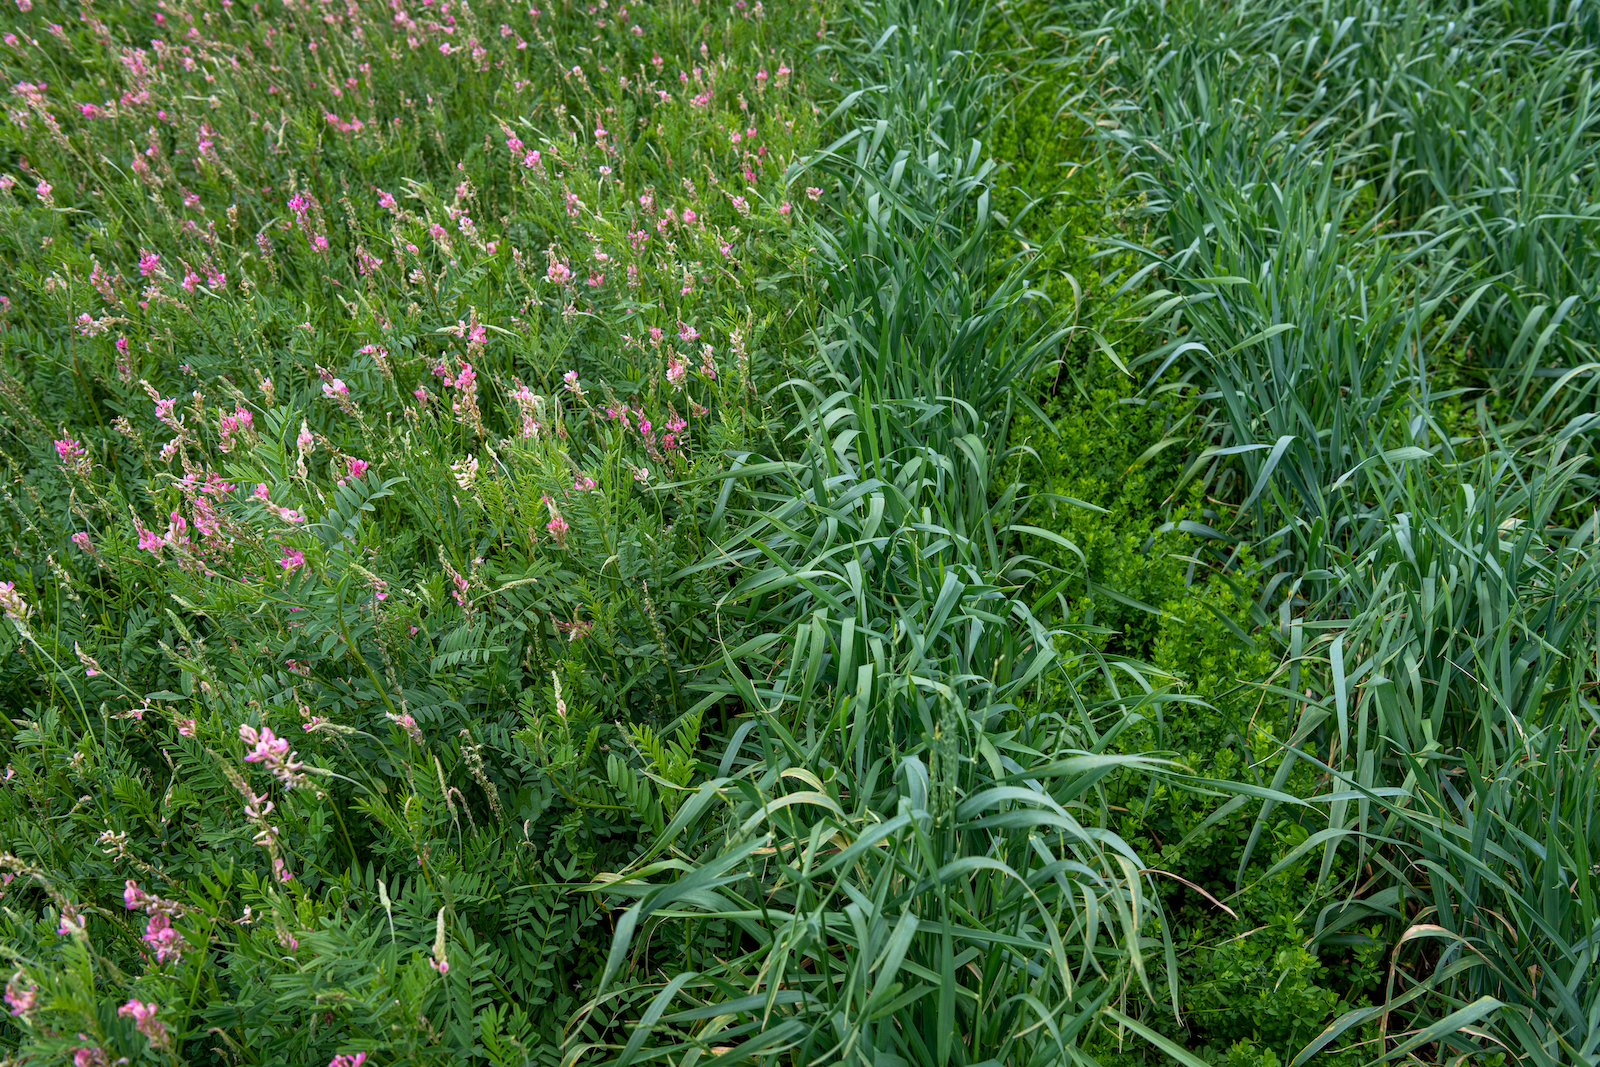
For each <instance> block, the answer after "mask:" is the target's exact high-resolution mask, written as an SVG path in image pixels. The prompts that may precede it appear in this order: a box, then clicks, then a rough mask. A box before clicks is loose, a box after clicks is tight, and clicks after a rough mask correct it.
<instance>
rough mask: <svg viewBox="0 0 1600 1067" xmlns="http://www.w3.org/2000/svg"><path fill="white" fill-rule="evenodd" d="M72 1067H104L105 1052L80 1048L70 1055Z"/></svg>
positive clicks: (101, 1049)
mask: <svg viewBox="0 0 1600 1067" xmlns="http://www.w3.org/2000/svg"><path fill="white" fill-rule="evenodd" d="M72 1067H106V1050H105V1049H103V1048H80V1049H77V1050H75V1051H74V1052H73V1053H72Z"/></svg>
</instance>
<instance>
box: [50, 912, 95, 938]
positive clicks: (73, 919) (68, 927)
mask: <svg viewBox="0 0 1600 1067" xmlns="http://www.w3.org/2000/svg"><path fill="white" fill-rule="evenodd" d="M88 925H89V920H88V919H86V918H84V917H83V916H82V915H79V914H78V909H77V908H75V907H73V906H72V905H71V904H67V905H65V906H64V907H63V908H62V909H61V921H60V922H59V923H57V924H56V933H58V934H60V935H61V936H62V937H71V936H73V935H74V934H81V933H83V931H84V929H85V928H86V927H87V926H88Z"/></svg>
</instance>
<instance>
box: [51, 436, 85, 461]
mask: <svg viewBox="0 0 1600 1067" xmlns="http://www.w3.org/2000/svg"><path fill="white" fill-rule="evenodd" d="M56 455H58V456H60V457H61V459H62V461H63V462H65V461H67V460H69V459H76V458H77V457H79V456H81V455H84V449H83V443H82V442H81V441H75V440H73V439H72V438H70V437H63V438H62V439H61V440H59V441H57V442H56Z"/></svg>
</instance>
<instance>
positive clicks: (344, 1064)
mask: <svg viewBox="0 0 1600 1067" xmlns="http://www.w3.org/2000/svg"><path fill="white" fill-rule="evenodd" d="M366 1062H367V1054H366V1053H365V1052H357V1053H356V1054H355V1055H353V1056H335V1057H334V1058H333V1059H331V1060H329V1061H328V1067H361V1065H362V1064H364V1063H366Z"/></svg>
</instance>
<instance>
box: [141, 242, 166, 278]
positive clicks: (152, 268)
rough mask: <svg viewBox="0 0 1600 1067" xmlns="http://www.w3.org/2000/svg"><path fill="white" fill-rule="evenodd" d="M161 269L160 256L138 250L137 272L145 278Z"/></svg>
mask: <svg viewBox="0 0 1600 1067" xmlns="http://www.w3.org/2000/svg"><path fill="white" fill-rule="evenodd" d="M160 269H161V257H160V256H159V255H157V254H156V253H154V252H147V251H145V250H144V249H142V248H141V249H140V250H139V273H140V274H142V275H144V276H145V277H146V278H148V277H150V275H152V274H154V273H156V272H157V271H159V270H160Z"/></svg>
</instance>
